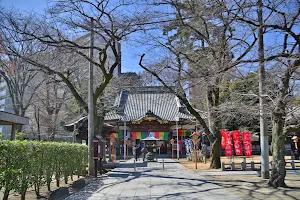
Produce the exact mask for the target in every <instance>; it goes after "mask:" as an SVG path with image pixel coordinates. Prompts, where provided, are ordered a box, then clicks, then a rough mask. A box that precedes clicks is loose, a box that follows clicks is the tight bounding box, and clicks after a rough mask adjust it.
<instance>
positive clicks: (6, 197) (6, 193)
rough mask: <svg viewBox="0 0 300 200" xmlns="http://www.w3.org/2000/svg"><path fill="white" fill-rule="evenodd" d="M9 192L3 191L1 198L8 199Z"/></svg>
mask: <svg viewBox="0 0 300 200" xmlns="http://www.w3.org/2000/svg"><path fill="white" fill-rule="evenodd" d="M9 192H10V191H9V190H5V191H4V195H3V200H8V196H9Z"/></svg>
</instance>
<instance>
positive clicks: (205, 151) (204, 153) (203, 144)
mask: <svg viewBox="0 0 300 200" xmlns="http://www.w3.org/2000/svg"><path fill="white" fill-rule="evenodd" d="M201 146H202V147H201V155H202V158H203V162H204V164H206V156H207V153H208V149H207V145H206V144H205V143H202V145H201Z"/></svg>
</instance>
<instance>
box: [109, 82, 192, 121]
mask: <svg viewBox="0 0 300 200" xmlns="http://www.w3.org/2000/svg"><path fill="white" fill-rule="evenodd" d="M115 107H116V110H119V113H120V114H117V113H118V112H117V111H116V110H114V111H111V112H109V113H108V114H107V115H106V117H105V120H118V119H122V115H124V113H125V116H126V121H131V120H138V119H140V118H142V117H144V116H145V115H146V113H147V112H148V111H151V112H153V113H154V114H155V115H156V116H158V117H160V118H161V119H162V120H168V121H175V118H176V116H178V117H179V118H182V119H192V118H193V117H192V116H191V115H190V114H189V112H188V111H187V110H186V109H185V108H184V107H183V106H182V105H181V104H180V102H179V100H178V98H177V97H176V96H175V95H174V94H172V93H171V92H169V91H167V90H165V89H163V88H162V87H141V88H131V89H130V91H122V92H121V93H120V94H119V96H118V97H117V99H116V102H115Z"/></svg>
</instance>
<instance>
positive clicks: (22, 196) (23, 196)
mask: <svg viewBox="0 0 300 200" xmlns="http://www.w3.org/2000/svg"><path fill="white" fill-rule="evenodd" d="M25 195H26V191H25V192H22V194H21V200H25V199H26V197H25Z"/></svg>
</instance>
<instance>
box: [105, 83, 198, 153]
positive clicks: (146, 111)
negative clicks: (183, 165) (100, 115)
mask: <svg viewBox="0 0 300 200" xmlns="http://www.w3.org/2000/svg"><path fill="white" fill-rule="evenodd" d="M105 122H106V123H108V124H111V125H114V126H117V127H118V128H119V130H120V131H119V132H118V133H114V136H112V137H115V138H118V145H119V146H117V147H119V148H120V151H122V145H123V142H124V141H123V139H124V133H125V128H126V135H125V139H127V143H128V146H132V145H141V146H144V145H145V142H144V141H142V139H144V138H146V137H148V136H149V135H151V136H154V137H155V138H157V139H159V141H158V143H159V146H160V147H161V149H160V150H161V152H162V153H167V152H170V144H169V141H170V139H172V138H174V139H175V140H176V138H177V128H178V136H179V142H178V143H179V145H180V149H181V150H180V151H183V148H182V146H183V145H182V144H183V140H184V138H186V137H188V136H189V135H190V134H191V132H192V131H193V130H194V129H195V123H194V122H193V116H191V114H190V113H189V112H188V111H187V109H186V108H185V107H184V106H183V105H182V103H181V102H180V100H179V99H178V98H177V97H176V96H175V95H174V94H173V93H171V92H170V91H169V90H168V89H166V88H164V87H160V86H144V87H131V88H127V89H126V90H122V91H121V92H120V93H119V95H118V96H117V98H116V101H115V104H114V109H113V110H112V111H111V112H109V113H107V114H106V116H105ZM176 124H177V126H176ZM167 147H169V148H167Z"/></svg>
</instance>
